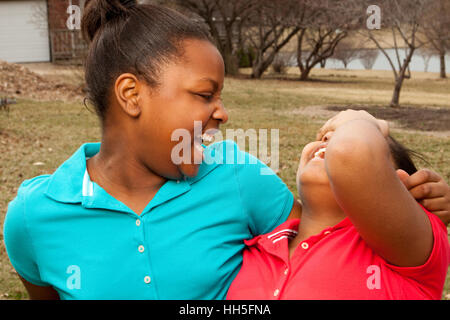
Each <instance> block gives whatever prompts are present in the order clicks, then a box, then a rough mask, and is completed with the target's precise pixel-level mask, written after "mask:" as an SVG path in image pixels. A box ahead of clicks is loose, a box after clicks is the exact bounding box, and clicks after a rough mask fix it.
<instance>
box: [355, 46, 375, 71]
mask: <svg viewBox="0 0 450 320" xmlns="http://www.w3.org/2000/svg"><path fill="white" fill-rule="evenodd" d="M379 55H380V52H379V51H378V49H375V50H374V49H365V50H360V51H359V54H358V58H359V60H360V61H361V64H362V65H363V67H364V69H366V70H371V69H372V68H373V65H374V64H375V61H377V59H378V56H379Z"/></svg>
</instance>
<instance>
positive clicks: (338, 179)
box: [325, 120, 433, 266]
mask: <svg viewBox="0 0 450 320" xmlns="http://www.w3.org/2000/svg"><path fill="white" fill-rule="evenodd" d="M325 167H326V171H327V174H328V177H329V180H330V185H331V188H332V191H333V194H334V196H335V199H336V201H337V203H338V204H339V205H340V207H341V208H342V209H343V211H344V212H345V213H346V214H347V215H348V216H349V218H350V220H351V221H352V222H353V224H354V225H355V227H356V228H357V229H358V231H359V233H360V235H361V237H362V238H363V239H364V240H365V241H366V242H367V243H368V244H369V245H370V246H371V247H372V248H373V249H374V250H375V251H376V252H377V253H378V254H380V255H381V256H382V257H384V258H385V259H386V260H388V261H390V262H391V263H393V264H396V265H401V266H417V265H420V264H421V263H423V262H424V261H425V260H426V258H427V257H428V253H429V252H430V248H431V246H432V243H433V240H432V234H431V228H430V226H429V222H428V219H427V217H426V214H425V213H424V212H423V211H422V210H421V208H420V207H419V206H418V204H417V203H416V201H415V200H414V198H413V197H412V196H411V195H410V193H409V192H408V190H407V189H406V188H405V187H404V186H403V184H402V183H401V181H400V180H399V178H398V177H397V175H396V170H395V168H394V165H393V163H392V161H391V156H390V151H389V146H388V144H387V141H386V139H385V136H384V135H383V134H382V133H381V131H380V130H379V129H378V128H377V126H376V125H374V124H372V123H371V122H370V121H366V120H354V121H349V122H348V123H345V124H344V125H342V126H339V127H338V128H337V130H336V131H335V132H334V134H333V137H332V139H331V140H330V143H329V144H328V146H327V151H326V155H325Z"/></svg>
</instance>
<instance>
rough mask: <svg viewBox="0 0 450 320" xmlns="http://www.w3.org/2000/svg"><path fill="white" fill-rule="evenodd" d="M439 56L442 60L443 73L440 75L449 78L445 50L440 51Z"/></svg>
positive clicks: (442, 77)
mask: <svg viewBox="0 0 450 320" xmlns="http://www.w3.org/2000/svg"><path fill="white" fill-rule="evenodd" d="M439 58H440V60H441V75H440V77H441V79H445V78H447V74H446V72H445V51H444V50H442V51H441V52H440V53H439Z"/></svg>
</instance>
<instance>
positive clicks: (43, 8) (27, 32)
mask: <svg viewBox="0 0 450 320" xmlns="http://www.w3.org/2000/svg"><path fill="white" fill-rule="evenodd" d="M0 59H1V60H6V61H8V62H38V61H50V46H49V39H48V25H47V3H46V1H43V0H38V1H2V0H0Z"/></svg>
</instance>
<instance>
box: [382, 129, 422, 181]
mask: <svg viewBox="0 0 450 320" xmlns="http://www.w3.org/2000/svg"><path fill="white" fill-rule="evenodd" d="M387 141H388V145H389V150H390V151H391V155H392V158H393V160H394V163H395V165H396V168H397V169H402V170H404V171H406V172H407V173H408V174H409V175H412V174H414V173H416V172H417V167H416V165H415V164H414V161H413V160H412V157H415V158H418V159H420V160H422V161H424V162H426V160H425V159H424V157H423V156H422V155H421V154H420V153H418V152H416V151H413V150H411V149H408V148H406V147H405V146H403V145H402V144H401V143H400V142H398V141H397V140H395V139H394V138H393V137H392V136H388V138H387Z"/></svg>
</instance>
